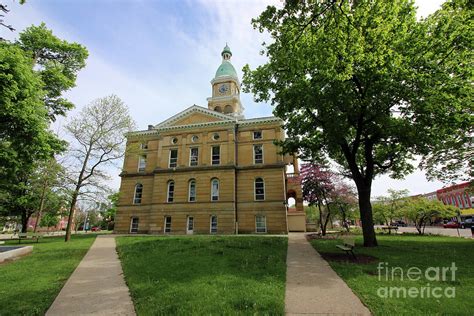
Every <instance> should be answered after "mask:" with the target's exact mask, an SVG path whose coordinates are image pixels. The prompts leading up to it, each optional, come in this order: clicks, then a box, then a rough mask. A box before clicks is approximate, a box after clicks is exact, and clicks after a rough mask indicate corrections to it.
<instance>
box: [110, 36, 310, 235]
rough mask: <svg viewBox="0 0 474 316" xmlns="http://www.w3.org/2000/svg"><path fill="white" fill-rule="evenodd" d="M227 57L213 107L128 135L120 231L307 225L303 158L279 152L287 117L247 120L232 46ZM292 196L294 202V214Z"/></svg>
mask: <svg viewBox="0 0 474 316" xmlns="http://www.w3.org/2000/svg"><path fill="white" fill-rule="evenodd" d="M221 55H222V63H221V65H220V66H219V68H218V69H217V71H216V75H215V77H214V79H212V81H211V85H212V96H211V97H210V98H208V99H207V101H208V105H207V108H204V107H201V106H197V105H193V106H191V107H189V108H187V109H186V110H184V111H182V112H180V113H178V114H176V115H174V116H172V117H170V118H169V119H167V120H165V121H163V122H161V123H159V124H157V125H150V126H149V127H148V129H147V130H144V131H136V132H131V133H129V134H128V135H127V149H126V154H125V160H124V167H123V172H122V173H121V177H122V182H121V186H120V199H119V206H118V210H117V215H116V219H115V232H117V233H149V234H213V233H216V234H235V233H287V232H288V231H289V230H292V231H304V230H305V216H304V211H303V203H302V196H301V184H300V181H299V177H298V166H297V159H295V158H294V157H292V156H284V155H282V154H280V153H279V148H278V146H277V145H275V143H274V141H275V140H283V139H284V137H285V133H284V130H283V128H282V123H283V122H282V121H281V120H280V119H279V118H276V117H273V116H272V117H261V118H249V119H246V118H244V108H243V106H242V104H241V101H240V82H239V78H238V76H237V72H236V71H235V69H234V67H233V66H232V64H231V62H230V59H231V56H232V53H231V51H230V49H229V47H228V46H227V45H226V47H225V48H224V50H223V51H222V54H221ZM289 165H294V168H293V170H294V171H293V172H292V173H291V174H287V173H286V170H287V167H288V166H289ZM289 198H294V199H295V201H296V208H295V209H294V211H290V212H288V202H287V201H288V199H289Z"/></svg>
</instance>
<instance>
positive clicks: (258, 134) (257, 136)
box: [253, 131, 262, 139]
mask: <svg viewBox="0 0 474 316" xmlns="http://www.w3.org/2000/svg"><path fill="white" fill-rule="evenodd" d="M253 139H262V131H254V132H253Z"/></svg>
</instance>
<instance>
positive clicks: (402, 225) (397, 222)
mask: <svg viewBox="0 0 474 316" xmlns="http://www.w3.org/2000/svg"><path fill="white" fill-rule="evenodd" d="M391 225H392V226H397V227H407V223H405V222H404V221H402V220H398V221H394V222H392V224H391Z"/></svg>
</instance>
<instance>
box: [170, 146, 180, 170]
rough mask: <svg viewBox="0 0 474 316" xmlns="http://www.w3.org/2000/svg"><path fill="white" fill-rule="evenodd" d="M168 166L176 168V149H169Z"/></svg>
mask: <svg viewBox="0 0 474 316" xmlns="http://www.w3.org/2000/svg"><path fill="white" fill-rule="evenodd" d="M169 165H170V168H176V166H178V150H177V149H170V164H169Z"/></svg>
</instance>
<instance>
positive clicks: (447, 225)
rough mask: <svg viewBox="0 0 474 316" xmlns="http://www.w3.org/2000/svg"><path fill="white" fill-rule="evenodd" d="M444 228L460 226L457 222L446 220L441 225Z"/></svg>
mask: <svg viewBox="0 0 474 316" xmlns="http://www.w3.org/2000/svg"><path fill="white" fill-rule="evenodd" d="M443 227H444V228H461V225H460V224H459V223H458V222H447V223H446V224H444V225H443Z"/></svg>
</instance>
